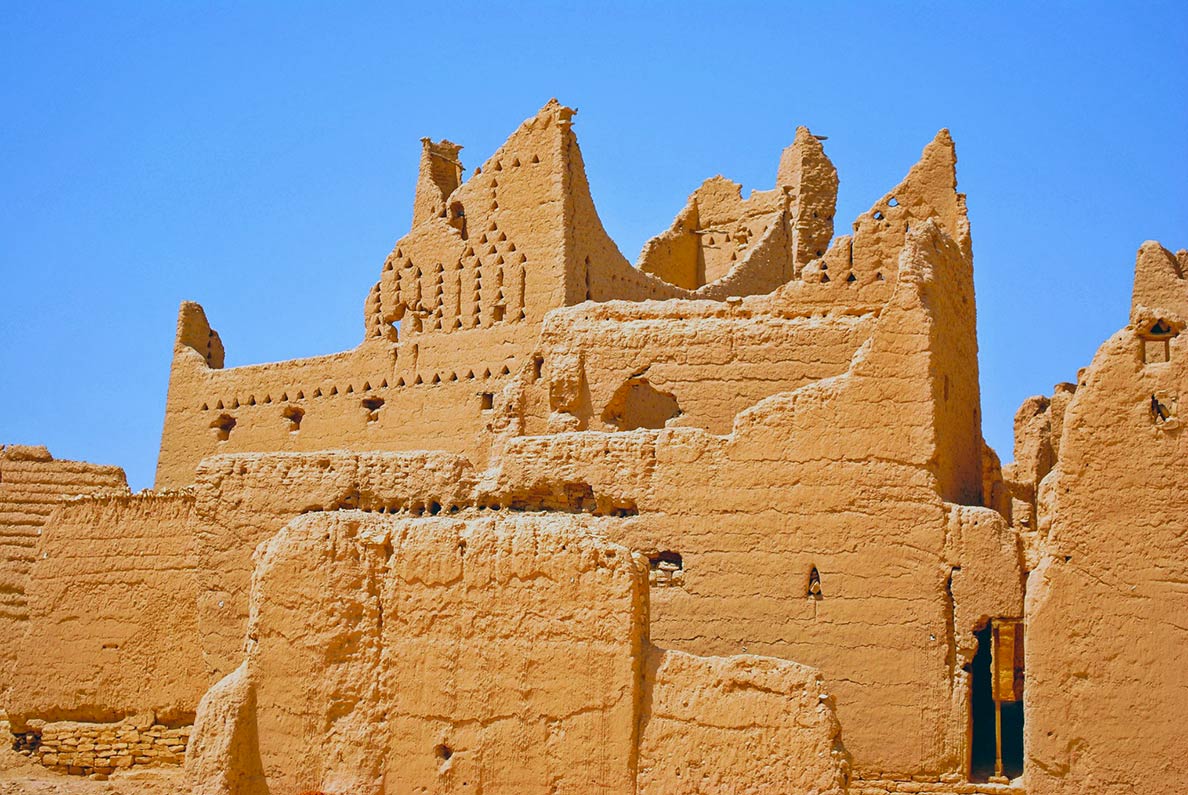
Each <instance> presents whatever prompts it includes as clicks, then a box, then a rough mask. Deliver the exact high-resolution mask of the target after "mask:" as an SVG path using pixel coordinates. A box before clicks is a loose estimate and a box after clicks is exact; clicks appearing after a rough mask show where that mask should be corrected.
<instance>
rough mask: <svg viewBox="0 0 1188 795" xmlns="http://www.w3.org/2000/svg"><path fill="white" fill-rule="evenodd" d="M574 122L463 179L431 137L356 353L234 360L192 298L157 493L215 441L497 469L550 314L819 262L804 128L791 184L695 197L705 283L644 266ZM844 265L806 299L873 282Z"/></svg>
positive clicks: (448, 149)
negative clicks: (498, 441) (833, 285)
mask: <svg viewBox="0 0 1188 795" xmlns="http://www.w3.org/2000/svg"><path fill="white" fill-rule="evenodd" d="M572 116H573V111H572V110H571V109H569V108H565V107H564V106H561V105H560V104H558V103H556V102H555V101H554V102H550V103H549V104H548V105H546V106H545V107H544V108H542V110H541V111H540V112H539V113H538V114H537V115H536V116H534V117H533V118H531V119H528V120H526V121H525V122H524V123H523V124H522V125H520V127H519V128H518V129H517V130H516V131H515V132H514V133H513V134H512V135H511V136H510V137H509V138H508V140H507V142H506V143H505V144H504V145H503V146H502V147H500V148H499V149H498V150H497V151H496V152H495V153H494V154H493V155H492V156H491V157H490V158H489V159H488V160H487V161H486V162H485V163H483V164H482V165H481V166H480V167H478V168H476V169H475V170H474V174H473V175H472V176H471V177H470V179H468V180H466V181H465V182H461V183H458V181H457V180H458V179H459V178H460V177H459V176H458V173H460V172H459V170H460V169H461V165H460V163H459V162H458V161H457V160H456V156H457V153H458V147H457V146H456V145H454V144H450V143H449V142H442V143H440V144H433V143H431V142H426V143H424V148H423V151H422V173H421V175H420V178H419V181H418V186H417V199H416V206H417V208H418V209H417V212H416V213H415V214H414V227H413V229H412V230H411V231H410V232H409V233H408V234H407V235H405V236H404V237H403V238H401V239H400V241H399V242H398V243H397V244H396V246H395V248H394V249H393V251H392V253H391V255H390V256H389V257H388V259H387V261H386V262H385V263H384V267H383V270H382V272H381V278H380V281H379V282H378V283H377V284H376V286H375V287H374V288H373V289H372V291H371V292H370V293H369V295H368V297H367V301H366V302H365V341H364V343H363V344H361V345H360V346H359V347H358V348H356V349H354V350H352V351H348V352H345V353H340V354H334V355H330V356H321V357H314V358H310V359H302V360H296V361H291V362H280V363H275V364H267V365H254V366H247V367H236V368H228V369H224V368H223V361H224V356H223V347H222V342H221V340H220V339H219V337H218V335H217V333H215V332H214V331H213V330H212V329H211V328H210V326H209V324H208V323H207V321H206V318H205V315H204V314H203V312H202V310H201V308H200V307H197V305H191V304H186V305H183V307H182V310H181V316H180V317H179V322H178V337H177V344H176V346H175V353H174V364H173V372H172V375H171V378H170V389H169V398H168V401H167V406H166V420H165V428H164V432H163V434H162V442H161V454H160V458H159V461H158V471H157V484H156V485H157V487H158V488H174V487H180V486H183V485H187V484H189V483H191V482H192V479H193V473H194V470H195V468H196V466H197V464H198V462H199V461H200V460H201V459H203V458H205V457H206V456H208V455H213V454H216V453H234V452H254V451H310V450H318V449H326V448H344V449H351V450H412V449H419V448H421V447H424V446H425V442H424V440H425V439H427V438H431V439H433V440H434V441H433V445H432V446H433V447H434V448H437V449H445V450H449V451H452V452H457V453H461V454H465V455H467V456H468V457H469V458H471V460H472V461H474V462H475V463H476V465H479V466H482V465H484V464H485V463H486V458H487V456H488V454H489V453H490V448H489V436H488V435H487V434H486V433H485V432H486V431H487V430H488V427H487V424H488V421H489V420H490V415H488V414H485V413H484V412H488V411H490V410H491V407H492V397H493V396H494V395H497V394H498V393H500V392H501V391H502V390H503V389H504V388H506V387H507V386H508V384H509V382H510V376H512V375H514V374H515V373H517V372H518V371H520V370H521V369H523V368H525V367H527V366H528V365H529V364H530V362H531V361H532V352H533V347H534V345H535V343H536V340H537V336H538V333H539V329H540V324H541V322H542V320H543V319H544V317H545V315H546V313H547V312H549V311H550V310H552V309H555V308H557V307H561V306H566V305H573V304H578V303H581V302H583V301H587V300H593V301H608V300H628V301H642V300H645V299H672V298H681V297H683V298H706V299H714V300H719V301H720V300H725V299H726V298H729V297H732V296H742V295H750V294H758V293H767V292H770V291H772V290H774V289H775V288H777V287H779V286H780V285H781V284H784V283H785V282H787V281H788V279H789V278H790V277H791V276H792V275H793V274H794V273H797V272H799V270H800V269H802V268H803V265H804V263H803V262H801V261H800V260H799V259H797V258H798V257H802V256H807V255H806V254H805V251H807V250H808V248H806V246H808V247H810V248H811V246H812V245H818V244H819V245H820V249H823V248H824V245H825V243H824V242H823V241H827V240H828V237H829V234H830V233H831V230H832V228H833V209H832V208H833V201H834V197H835V195H836V172H835V171H834V170H833V167H832V165H831V164H829V161H828V158H826V157H825V155H824V153H823V152H822V151H820V144H819V143H818V142H817V141H816V140H815V139H813V138H812V136H811V135H809V134H808V133H807V131H802V132H800V133H798V136H797V142H796V143H795V144H794V145H793V146H792V147H790V151H791V152H792V154H791V155H790V154H789V153H788V152H786V153H785V160H787V161H788V162H786V163H785V162H782V164H781V167H780V172H779V173H780V177H779V179H780V180H781V182H779V184H777V187H776V189H774V190H772V191H766V192H762V193H757V194H755V195H754V196H753V197H752V198H751V199H748V200H746V201H743V200H742V199H741V197H740V196H739V194H738V186H737V185H734V184H733V183H728V182H727V181H725V180H721V179H716V180H711V181H709V182H708V183H707V185H706V186H704V187H703V188H702V189H701V190H700V191H699V192H698V193H697V194H695V197H694V199H692V200H691V201H693V203H694V204H696V206H698V207H700V212H701V213H702V214H703V215H704V216H705V218H706V222H707V223H708V224H710V226H709V227H707V229H708V231H707V230H702V229H695V230H692V231H690V232H689V234H692V235H693V236H694V237H695V238H697V240H698V242H697V244H696V245H697V248H698V252H700V253H698V254H697V255H696V258H700V260H701V261H703V262H704V261H707V259H706V258H707V257H708V262H709V263H710V265H709V271H708V272H707V271H705V267H701V270H700V271H699V273H700V274H701V276H699V277H698V281H699V284H698V285H697V289H692V290H690V289H684V288H682V287H677V286H674V285H673V284H669V283H667V282H665V281H663V280H662V279H659V278H656V277H654V276H652V275H650V274H649V273H647V272H645V271H643V270H639V269H636V268H634V267H632V266H631V265H630V263H628V262H627V260H626V259H625V258H624V257H623V256H622V254H621V253H620V252H619V250H618V248H617V247H616V246H615V245H614V243H613V241H611V240H610V238H609V236H607V235H606V232H605V230H604V229H603V227H602V223H601V221H600V220H599V219H598V216H597V212H596V211H595V209H594V203H593V199H592V198H591V196H590V193H589V185H588V182H587V179H586V175H585V169H584V166H583V164H582V159H581V152H580V149H579V148H578V145H577V140H576V137H575V136H574V134H573V131H572ZM793 150H794V151H793ZM447 191H448V193H447ZM678 222H679V219H678ZM719 227H721V230H719V229H718V228H719ZM703 232H704V233H705V234H704V235H702V234H701V233H703ZM658 245H659V244H658ZM813 253H814V254H815V255H816V256H821V255H822V254H823V253H824V252H823V251H822V250H814V252H813ZM814 273H815V272H814ZM838 276H839V278H841V279H842V280H843V283H844V284H846V285H847V286H848V287H853V288H855V289H850V290H845V289H843V290H833V289H825V290H822V289H819V287H820V286H821V285H823V284H825V283H827V282H828V281H829V279H828V278H825V279H824V280H821V279H820V278H819V277H818V276H814V280H813V287H812V288H810V289H809V292H810V293H812V295H806V296H804V297H802V299H801V300H802V301H812V300H816V299H817V298H818V296H817V295H816V294H817V293H821V296H820V297H821V298H824V300H825V301H826V302H830V303H831V304H837V305H839V306H851V305H853V304H854V301H855V298H856V296H857V294H858V292H859V291H858V289H857V288H858V287H860V286H865V284H866V282H867V281H873V280H874V279H875V276H874V274H873V272H872V274H870V276H869V279H868V278H867V277H866V275H865V274H858V275H857V276H855V275H854V274H853V273H850V272H849V271H848V270H847V271H846V273H839V274H838ZM847 276H848V277H849V278H848V280H847V279H846V277H847ZM859 277H862V278H859ZM878 278H879V279H882V278H884V277H883V276H882V275H879V276H878ZM882 298H883V300H885V298H886V295H885V294H884V295H883V296H882Z"/></svg>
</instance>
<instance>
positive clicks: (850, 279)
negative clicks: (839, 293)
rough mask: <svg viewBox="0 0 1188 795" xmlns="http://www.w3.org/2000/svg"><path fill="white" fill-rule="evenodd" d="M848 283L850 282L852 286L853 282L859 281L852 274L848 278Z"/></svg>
mask: <svg viewBox="0 0 1188 795" xmlns="http://www.w3.org/2000/svg"><path fill="white" fill-rule="evenodd" d="M846 281H847V282H850V283H851V284H852V283H853V282H856V281H858V277H857V276H855V275H854V274H852V273H851V274H850V275H849V276H847V277H846Z"/></svg>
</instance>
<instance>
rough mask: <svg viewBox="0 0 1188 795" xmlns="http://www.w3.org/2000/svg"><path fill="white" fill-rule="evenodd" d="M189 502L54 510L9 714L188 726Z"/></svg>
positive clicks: (198, 684) (84, 503) (192, 649)
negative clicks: (152, 717) (155, 720)
mask: <svg viewBox="0 0 1188 795" xmlns="http://www.w3.org/2000/svg"><path fill="white" fill-rule="evenodd" d="M192 506H193V497H192V496H190V495H188V494H174V495H161V494H155V495H154V494H142V495H135V496H100V497H87V498H80V499H76V500H73V501H71V502H68V503H65V504H63V505H61V506H59V507H58V508H57V509H56V510H55V511H54V513H53V514H52V515H51V516H50V517H49V519H48V520H47V522H46V525H45V527H44V533H43V535H42V537H41V543H40V545H39V546H38V557H37V560H36V561H35V563H34V565H33V568H32V571H31V573H30V577H29V585H28V598H29V621H28V627H27V629H26V631H25V632H24V633H23V635H22V636H21V637H20V639H19V641H18V643H17V658H16V661H15V663H14V665H13V677H12V688H11V692H10V694H9V704H8V712H9V717H10V718H11V719H12V722H13V725H14V727H17V728H18V729H19V728H20V727H21V726H23V725H25V724H27V723H28V721H30V720H33V719H39V720H49V721H54V720H76V721H88V722H99V723H102V722H113V721H118V720H120V719H121V718H123V717H125V716H128V715H135V714H137V713H144V712H150V711H151V712H155V713H156V714H157V715H158V716H159V717H160V719H161V720H162V721H163V722H165V723H169V724H173V725H176V724H178V723H184V722H188V720H189V719H190V717H191V716H192V714H193V710H194V707H195V706H196V705H197V702H198V699H199V698H200V697H201V695H202V693H203V691H204V690H205V688H206V681H205V679H204V678H203V676H202V669H201V654H200V651H199V646H198V620H197V618H198V617H197V612H196V609H195V603H196V598H197V589H196V583H195V579H194V549H193V539H192V535H191V528H190V526H189V517H190V511H191V509H192Z"/></svg>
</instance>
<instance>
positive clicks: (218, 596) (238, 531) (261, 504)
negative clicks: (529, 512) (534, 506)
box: [193, 452, 475, 684]
mask: <svg viewBox="0 0 1188 795" xmlns="http://www.w3.org/2000/svg"><path fill="white" fill-rule="evenodd" d="M474 483H475V475H474V472H473V470H472V469H471V467H470V465H469V464H468V463H467V462H466V461H465V460H463V459H461V458H459V457H457V456H453V455H450V454H447V453H426V452H420V453H362V454H350V453H343V452H323V453H310V454H286V453H274V454H259V453H256V454H243V455H235V456H232V455H226V456H217V457H214V458H211V459H208V460H207V461H204V462H203V463H202V465H201V466H200V467H199V469H198V475H197V482H196V484H195V488H194V491H195V495H196V500H197V504H196V507H195V510H194V515H193V533H194V543H195V554H196V565H197V569H198V572H199V574H198V581H199V591H198V595H197V602H198V615H199V617H200V622H199V634H200V638H199V642H200V645H201V650H202V660H203V665H204V669H205V672H206V676H207V678H208V682H209V683H211V684H213V683H214V682H216V681H218V680H219V679H220V678H222V677H223V676H226V675H227V674H228V673H230V672H231V671H232V670H233V669H234V668H235V666H237V665H238V664H239V662H240V660H241V659H242V656H243V635H244V628H245V626H246V623H247V616H248V594H249V587H250V584H251V573H252V567H253V561H252V555H253V553H254V552H255V550H256V548H257V547H258V546H259V545H260V544H261V543H262V542H264V541H266V540H268V539H269V538H271V537H272V536H273V535H274V534H275V533H277V532H278V531H279V530H280V529H281V528H282V527H284V526H285V524H286V523H287V522H288V521H289V520H290V519H292V518H294V517H296V516H298V515H299V514H302V513H309V512H312V511H334V510H338V509H360V510H364V511H376V512H379V511H385V512H386V511H392V512H396V511H409V512H411V513H416V514H421V513H434V514H436V513H438V512H441V511H443V510H444V511H446V512H449V511H451V510H457V507H458V506H459V505H467V506H469V505H472V504H473V490H474Z"/></svg>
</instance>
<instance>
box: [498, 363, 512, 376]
mask: <svg viewBox="0 0 1188 795" xmlns="http://www.w3.org/2000/svg"><path fill="white" fill-rule="evenodd" d="M499 374H500V375H511V370H510V369H509V368H508V366H507V365H506V364H505V365H503V367H502V368H500V370H499Z"/></svg>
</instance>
